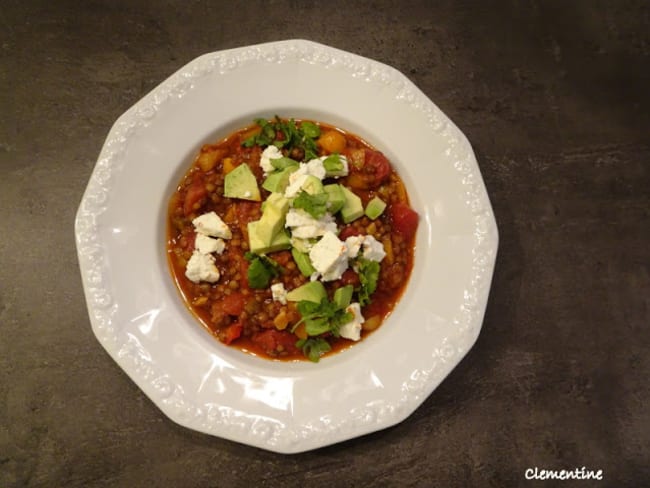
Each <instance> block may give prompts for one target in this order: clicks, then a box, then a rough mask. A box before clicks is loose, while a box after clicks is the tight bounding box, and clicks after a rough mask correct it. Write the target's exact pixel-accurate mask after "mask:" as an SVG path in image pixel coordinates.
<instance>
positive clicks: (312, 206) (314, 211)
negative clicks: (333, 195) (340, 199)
mask: <svg viewBox="0 0 650 488" xmlns="http://www.w3.org/2000/svg"><path fill="white" fill-rule="evenodd" d="M327 200H328V196H327V193H317V194H315V195H310V194H309V193H307V192H306V191H304V190H302V191H301V192H300V193H299V194H298V196H297V197H296V198H295V199H294V201H293V207H294V208H301V209H303V210H304V211H305V212H307V213H308V214H309V215H311V216H312V217H314V218H315V219H320V218H321V217H322V216H323V215H325V213H327Z"/></svg>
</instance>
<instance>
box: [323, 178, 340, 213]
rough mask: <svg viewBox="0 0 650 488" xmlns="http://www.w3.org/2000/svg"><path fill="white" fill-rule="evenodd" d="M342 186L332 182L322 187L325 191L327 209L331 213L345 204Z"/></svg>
mask: <svg viewBox="0 0 650 488" xmlns="http://www.w3.org/2000/svg"><path fill="white" fill-rule="evenodd" d="M342 188H343V187H342V186H341V185H339V184H338V183H332V184H329V185H325V186H324V187H323V189H324V190H325V193H327V210H328V211H329V212H330V213H331V214H332V215H334V214H335V213H336V212H338V211H339V210H341V209H342V208H343V205H344V204H345V195H344V194H343V190H342Z"/></svg>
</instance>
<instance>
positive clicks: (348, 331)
mask: <svg viewBox="0 0 650 488" xmlns="http://www.w3.org/2000/svg"><path fill="white" fill-rule="evenodd" d="M345 310H346V312H350V313H352V315H353V317H352V320H350V321H349V322H348V323H346V324H343V325H342V326H341V328H340V329H339V334H340V335H341V337H345V338H346V339H350V340H352V341H358V340H359V339H361V324H363V323H364V322H365V320H366V319H364V318H363V315H361V305H359V304H358V303H356V302H355V303H351V304H350V305H348V307H347V308H346V309H345Z"/></svg>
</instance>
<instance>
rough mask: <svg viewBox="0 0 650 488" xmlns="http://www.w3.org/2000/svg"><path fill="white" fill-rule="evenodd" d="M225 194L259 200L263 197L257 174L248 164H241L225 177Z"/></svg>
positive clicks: (226, 195)
mask: <svg viewBox="0 0 650 488" xmlns="http://www.w3.org/2000/svg"><path fill="white" fill-rule="evenodd" d="M223 183H224V189H223V196H224V197H229V198H242V199H244V200H253V201H255V202H259V201H260V200H261V199H262V197H261V195H260V189H259V188H258V187H257V180H256V179H255V175H254V174H253V172H252V171H251V169H250V168H249V167H248V165H247V164H240V165H239V166H237V167H236V168H235V169H233V170H232V171H231V172H230V173H228V174H227V175H226V177H225V178H224V182H223Z"/></svg>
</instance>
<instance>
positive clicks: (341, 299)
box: [334, 285, 354, 308]
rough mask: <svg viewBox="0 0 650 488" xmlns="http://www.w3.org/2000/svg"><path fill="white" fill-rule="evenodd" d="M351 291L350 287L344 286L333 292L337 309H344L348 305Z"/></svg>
mask: <svg viewBox="0 0 650 488" xmlns="http://www.w3.org/2000/svg"><path fill="white" fill-rule="evenodd" d="M353 291H354V287H353V286H352V285H345V286H342V287H341V288H337V289H336V290H335V291H334V303H336V306H337V307H339V308H346V307H347V306H348V305H350V302H351V301H352V292H353Z"/></svg>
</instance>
